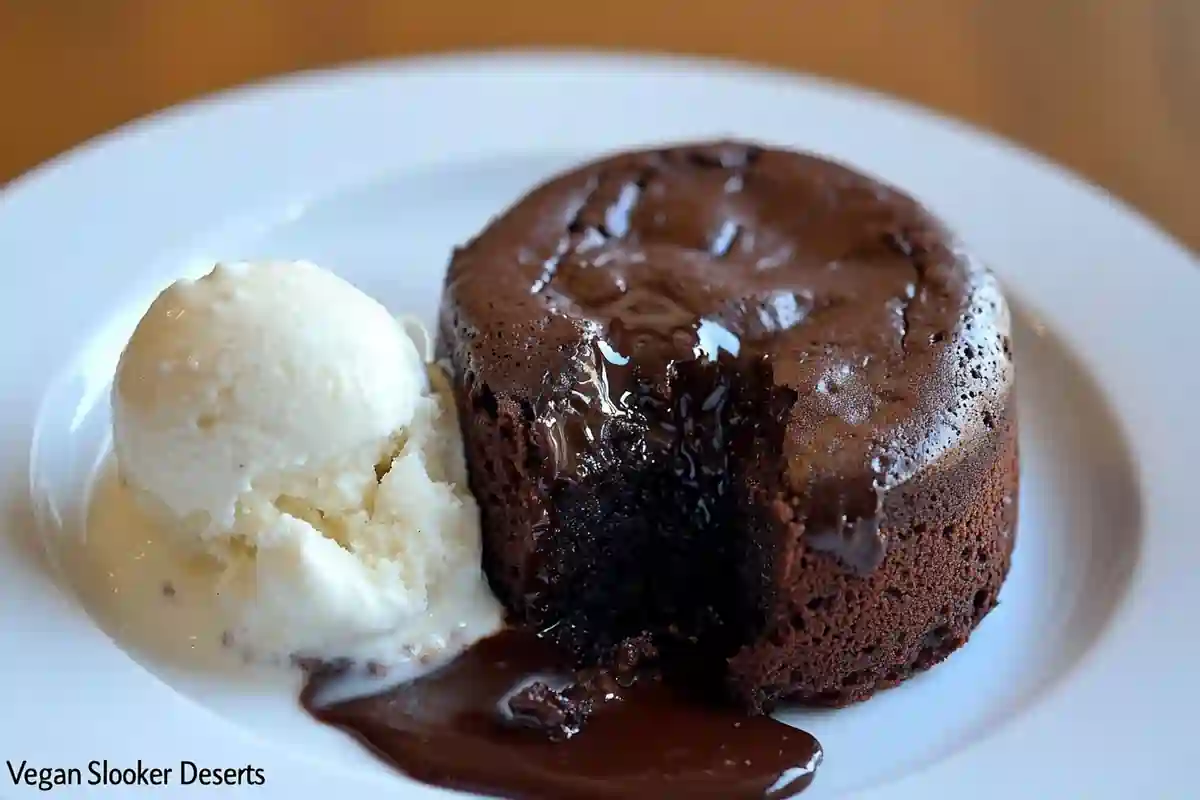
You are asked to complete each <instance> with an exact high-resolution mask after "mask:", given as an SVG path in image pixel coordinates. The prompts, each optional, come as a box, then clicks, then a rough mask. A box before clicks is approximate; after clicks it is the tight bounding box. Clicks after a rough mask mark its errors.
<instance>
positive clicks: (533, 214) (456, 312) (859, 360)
mask: <svg viewBox="0 0 1200 800" xmlns="http://www.w3.org/2000/svg"><path fill="white" fill-rule="evenodd" d="M480 260H483V261H485V262H486V268H483V267H482V265H481V264H480V263H477V262H479V261H480ZM548 311H549V313H547V312H548ZM1006 315H1007V311H1006V307H1005V306H1004V304H1003V301H1002V300H1001V298H1000V294H999V290H998V287H997V286H996V284H995V281H994V279H993V278H992V277H991V276H990V274H988V273H987V271H986V270H984V269H983V268H982V266H980V265H978V264H976V263H975V262H973V261H972V260H971V259H969V258H968V256H967V255H966V254H965V253H964V252H963V251H962V250H961V249H960V248H959V247H958V245H957V243H956V241H955V240H954V238H953V237H952V236H951V235H950V234H949V233H948V232H947V231H946V229H945V228H944V227H943V226H942V225H941V223H940V222H938V221H937V220H936V219H935V218H933V217H932V216H931V215H930V214H929V213H927V212H926V211H925V210H924V209H923V208H922V207H921V206H920V205H919V204H917V203H916V202H914V201H913V200H912V199H910V198H909V197H908V196H907V195H904V194H903V193H900V192H898V191H896V190H894V189H892V188H890V187H888V186H886V185H883V184H881V183H878V182H876V181H874V180H872V179H870V178H868V177H866V176H863V175H861V174H859V173H856V172H853V171H851V170H848V169H846V168H844V167H842V166H839V165H837V164H834V163H831V162H828V161H824V160H821V159H817V158H815V157H811V156H807V155H802V154H796V153H788V152H782V151H774V150H763V149H760V148H758V147H755V146H753V145H746V144H739V143H719V144H714V145H700V146H694V147H686V148H678V149H671V150H663V151H648V152H641V153H632V154H626V155H622V156H618V157H615V158H612V159H610V160H607V161H602V162H598V163H596V164H593V165H589V166H588V167H585V168H583V169H580V170H578V171H575V172H572V173H569V174H567V175H565V176H563V177H561V178H559V179H557V180H555V181H553V182H551V183H549V184H547V185H545V186H543V187H541V188H539V189H537V190H535V191H534V192H532V193H531V194H530V195H529V196H527V197H526V198H524V199H523V201H522V202H521V203H520V204H519V205H517V206H515V207H514V208H512V209H510V210H509V211H508V212H507V213H506V214H505V215H504V216H502V217H500V218H498V219H496V220H494V221H493V223H492V224H491V225H490V226H489V227H488V228H487V230H485V231H484V232H483V233H482V234H481V235H480V236H479V237H478V238H477V239H476V240H474V241H473V242H472V243H470V244H469V245H468V246H467V247H466V248H464V249H462V250H460V251H458V252H457V253H456V255H455V258H454V261H453V263H452V266H451V270H450V274H449V276H448V280H447V292H446V302H445V303H444V305H443V332H444V333H445V331H448V330H449V331H453V330H457V329H461V328H462V326H463V321H464V320H476V319H487V320H489V325H488V328H487V329H486V330H479V331H477V332H476V335H473V336H471V337H468V338H464V337H458V336H447V335H444V336H443V342H445V341H454V342H456V343H457V346H458V349H457V352H454V353H452V354H451V355H452V356H453V361H454V363H455V365H456V367H457V369H458V370H459V372H460V373H466V374H468V375H469V376H470V379H471V382H472V383H473V384H475V385H480V384H483V385H486V386H487V387H488V390H489V391H490V392H492V393H494V394H496V395H514V396H524V395H528V394H529V393H530V390H531V387H541V389H540V391H536V392H535V394H536V397H537V400H536V401H535V402H534V403H533V409H532V412H533V414H534V415H535V416H536V424H537V427H538V428H539V430H540V436H539V439H541V440H543V441H544V442H546V443H547V447H546V448H545V449H546V450H547V451H548V452H550V453H551V454H552V457H551V458H550V459H548V460H547V462H546V463H545V464H544V465H543V471H544V476H545V485H547V486H550V485H552V484H553V483H554V481H561V480H573V479H577V478H579V477H586V476H587V475H588V474H590V473H594V472H596V471H598V470H602V469H604V468H605V467H606V465H607V463H608V462H609V461H610V460H611V459H610V455H609V451H610V450H614V449H615V450H619V451H621V457H628V455H627V453H628V450H629V442H630V440H633V439H639V438H640V439H643V440H644V442H643V443H641V444H639V446H640V447H644V448H649V449H651V450H654V449H656V448H661V449H664V450H667V449H670V448H671V447H672V446H675V447H676V448H678V446H679V443H680V442H681V441H686V440H687V438H688V437H687V436H686V435H684V432H683V431H681V430H680V429H679V427H678V425H679V423H680V422H684V423H686V421H687V419H688V418H689V413H688V412H689V409H688V408H687V407H686V406H687V405H688V404H690V405H691V407H692V409H697V408H699V409H706V410H707V411H713V410H714V406H713V404H719V403H721V402H722V397H720V396H719V393H727V392H728V384H729V382H730V381H728V380H722V375H738V376H744V375H746V374H755V373H756V374H759V375H761V376H763V377H762V379H761V381H760V382H762V383H766V384H767V386H766V387H765V388H764V387H759V389H760V391H757V392H756V393H755V395H756V396H755V400H757V401H760V402H761V400H762V398H763V397H765V396H769V395H771V394H772V391H774V393H775V394H776V395H778V397H779V402H782V403H783V404H785V405H786V406H787V407H786V409H784V411H783V413H784V415H785V416H786V430H785V432H784V434H783V437H782V439H783V442H782V453H781V456H782V459H783V460H784V461H786V464H787V466H786V470H785V474H784V475H783V476H782V480H783V484H784V488H785V491H786V493H787V494H789V495H791V496H793V497H797V498H802V499H803V505H804V507H805V509H806V511H807V513H806V514H805V516H806V519H807V521H808V525H807V528H808V535H809V537H810V544H811V546H812V547H813V548H814V549H819V550H823V551H827V552H829V553H831V554H833V555H835V556H836V557H837V558H839V559H840V560H841V561H842V562H843V563H844V565H845V566H846V567H847V568H848V569H849V570H851V571H853V572H856V573H860V574H861V573H866V572H870V571H871V570H872V569H874V568H876V567H877V566H878V565H879V564H880V563H881V562H882V560H883V558H884V556H885V554H886V550H887V543H886V542H885V541H883V540H882V538H881V537H880V536H879V529H880V524H879V522H880V520H879V512H880V508H881V505H882V496H883V494H885V493H886V492H887V491H888V489H889V488H891V487H892V486H895V485H897V484H899V483H901V482H903V481H904V480H906V479H907V478H908V477H910V476H911V475H913V474H915V473H916V472H917V471H919V470H920V469H921V468H922V467H924V466H925V465H927V464H929V463H932V462H933V461H936V460H937V459H939V458H941V457H942V456H943V455H944V454H946V453H947V452H949V451H951V450H953V449H954V448H955V446H956V445H957V444H958V443H959V442H960V441H962V440H964V439H965V438H971V437H974V436H977V435H979V433H978V432H981V431H983V430H984V429H985V427H986V426H987V425H988V424H989V420H990V419H991V418H992V417H993V416H994V414H995V413H996V406H997V388H998V387H1005V386H1006V385H1007V381H1008V369H1009V363H1008V360H1007V359H1005V358H994V359H988V360H980V359H978V358H975V357H974V356H975V354H976V353H978V352H990V351H991V350H994V349H997V342H995V341H993V339H994V337H995V335H996V333H997V331H999V332H1001V335H1003V336H1007V329H1008V322H1007V316H1006ZM504 337H508V338H507V339H506V340H505V341H504V342H503V343H502V344H501V343H500V342H497V341H496V339H497V338H500V339H504ZM523 337H525V338H528V340H529V348H528V351H527V355H526V357H525V358H523V359H498V358H496V357H495V356H494V350H495V348H496V347H497V346H498V345H499V346H500V347H503V348H504V349H505V350H507V349H510V348H512V347H513V346H514V344H517V343H514V342H513V341H512V340H513V339H521V338H523ZM981 339H986V341H980V340H981ZM580 342H583V345H582V346H581V345H580ZM1005 346H1006V345H1005ZM539 351H540V352H542V353H546V354H547V355H546V358H545V359H543V358H541V357H539V355H538V354H539ZM562 353H568V354H569V356H570V357H569V364H570V365H571V366H570V368H569V369H568V370H565V371H563V370H560V369H548V368H547V366H546V365H547V362H548V361H549V362H553V363H554V364H556V365H557V364H558V363H559V362H560V361H561V359H562V355H561V354H562ZM706 367H708V369H706ZM698 372H705V374H706V375H707V376H708V377H706V378H705V379H704V383H705V388H706V389H707V391H706V392H705V393H704V394H703V395H702V396H692V395H691V394H689V393H688V392H687V391H681V390H680V389H681V384H686V383H689V382H690V383H692V384H693V385H694V384H696V383H697V382H698V381H696V380H691V381H688V380H686V379H684V380H681V379H680V376H681V375H683V374H685V373H687V374H692V375H694V374H696V373H698ZM564 397H565V398H567V399H566V400H565V401H564V400H563V399H562V398H564ZM724 399H725V400H728V397H725V398H724ZM726 407H727V408H728V409H729V410H730V411H732V406H726ZM724 410H725V409H724V408H722V409H718V411H719V412H722V411H724ZM717 416H723V415H722V414H721V413H718V414H717ZM723 419H724V422H725V424H726V426H728V423H729V420H728V416H727V415H724V417H723ZM712 427H713V426H711V425H693V428H696V429H701V428H702V429H703V430H704V431H706V432H709V431H711V430H712ZM727 435H728V434H727ZM613 442H616V443H618V444H619V445H620V446H618V447H615V448H614V447H611V446H610V445H611V444H612V443H613ZM725 444H726V442H717V443H715V444H714V446H713V447H712V448H708V449H709V450H711V451H712V452H717V453H719V452H720V451H721V450H722V448H723V446H724V445H725ZM683 460H684V461H685V462H686V461H689V460H690V461H693V462H695V463H696V464H697V468H701V467H703V468H706V469H709V470H710V471H713V472H718V471H720V470H722V469H723V468H724V465H723V464H722V463H720V462H721V459H720V458H717V459H716V460H715V463H709V461H707V460H701V459H688V458H686V457H684V459H683ZM701 461H703V462H704V463H701ZM551 523H552V521H548V524H551Z"/></svg>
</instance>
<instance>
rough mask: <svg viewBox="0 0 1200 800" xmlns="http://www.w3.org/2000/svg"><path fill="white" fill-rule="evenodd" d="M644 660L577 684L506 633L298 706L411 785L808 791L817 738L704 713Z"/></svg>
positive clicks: (520, 637) (318, 686) (318, 678)
mask: <svg viewBox="0 0 1200 800" xmlns="http://www.w3.org/2000/svg"><path fill="white" fill-rule="evenodd" d="M631 646H632V645H631ZM644 655H646V654H645V653H639V652H630V653H629V655H628V657H627V658H626V659H625V661H624V663H622V660H621V659H618V662H617V663H616V664H615V665H614V666H613V667H612V668H611V669H609V670H590V671H586V672H583V673H579V672H575V671H573V670H571V669H570V668H569V667H568V666H567V663H566V661H565V660H564V659H563V658H562V656H561V653H560V652H559V651H558V650H557V649H556V648H555V647H554V646H553V645H551V644H550V643H549V642H547V641H545V640H543V639H541V638H539V637H538V636H536V635H534V634H532V633H527V632H521V631H517V630H508V631H504V632H502V633H499V634H497V635H495V636H492V637H490V638H488V639H484V640H483V641H481V642H479V643H477V644H476V645H474V646H473V647H471V648H470V649H468V650H467V651H466V652H465V653H464V654H463V655H461V656H459V657H458V658H457V659H455V660H453V661H451V662H450V663H448V664H446V665H445V666H443V667H441V668H440V669H438V670H436V671H435V672H433V673H431V674H429V675H427V676H425V677H422V678H418V679H417V680H415V681H412V682H410V683H407V684H403V685H401V686H399V687H397V688H395V689H393V690H391V691H389V692H386V693H384V694H380V695H375V696H371V697H365V698H360V699H356V700H350V701H345V702H339V703H334V704H331V705H323V704H320V703H319V702H317V698H318V697H319V696H320V695H321V693H322V690H323V689H325V688H326V687H327V686H328V685H329V684H331V683H336V681H337V680H338V679H339V675H338V671H337V670H336V669H326V670H316V671H314V672H313V673H312V674H311V676H310V678H309V681H308V684H307V686H306V687H305V690H304V693H303V696H302V702H303V703H304V706H305V707H306V708H307V709H308V710H309V712H310V713H311V714H312V715H313V716H314V717H316V718H317V719H319V720H321V721H322V722H326V723H328V724H330V725H334V726H336V727H339V728H342V729H343V730H346V731H348V732H349V733H351V734H353V735H354V736H356V737H357V738H358V739H360V740H361V741H362V742H364V743H365V744H366V745H367V746H368V747H370V748H371V749H373V750H374V751H375V752H376V753H377V754H379V755H380V756H381V757H382V758H384V759H385V760H386V761H388V762H389V763H391V764H393V765H395V766H396V767H398V768H399V769H400V770H402V771H403V772H405V773H406V774H408V775H410V776H411V777H413V778H416V779H417V780H421V781H424V782H426V783H431V784H435V785H439V786H445V787H449V788H454V789H460V790H466V791H473V792H480V793H483V794H486V795H491V796H499V797H506V798H519V799H520V800H602V799H603V798H643V797H653V798H662V800H676V799H677V800H688V799H690V798H705V797H711V798H726V799H727V800H739V799H740V798H745V799H746V800H750V799H751V798H753V799H755V800H757V799H759V798H786V797H792V796H794V795H796V794H798V793H799V792H800V791H802V790H803V789H804V788H805V787H806V786H808V784H809V783H810V782H811V781H812V778H813V774H814V772H815V770H816V768H817V765H818V764H819V763H820V761H821V756H822V753H821V747H820V745H819V744H818V743H817V741H816V740H815V739H814V738H813V737H812V736H810V735H809V734H807V733H805V732H804V731H801V730H797V729H795V728H792V727H790V726H788V725H785V724H783V723H781V722H777V721H775V720H773V719H771V718H770V717H747V716H745V715H743V714H741V713H739V712H737V711H735V710H733V709H729V708H722V707H717V706H714V705H712V704H709V703H702V702H697V700H696V698H694V697H691V696H689V695H687V694H686V693H684V692H683V690H681V689H679V688H677V687H675V686H674V685H671V684H668V683H666V682H664V681H662V680H661V678H660V677H659V676H658V675H656V674H655V673H654V672H653V671H652V670H650V669H647V668H646V667H644V666H642V665H639V663H638V662H639V660H640V659H641V658H642V657H643V656H644Z"/></svg>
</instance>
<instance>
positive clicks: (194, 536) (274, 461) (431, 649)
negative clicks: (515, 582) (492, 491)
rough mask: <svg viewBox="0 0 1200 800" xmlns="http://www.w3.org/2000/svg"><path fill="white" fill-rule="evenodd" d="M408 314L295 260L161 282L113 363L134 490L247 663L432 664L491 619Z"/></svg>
mask: <svg viewBox="0 0 1200 800" xmlns="http://www.w3.org/2000/svg"><path fill="white" fill-rule="evenodd" d="M429 355H430V354H429V352H428V338H427V337H426V336H425V334H424V331H423V330H421V329H420V328H419V326H417V325H415V324H412V323H408V324H406V323H403V322H400V321H397V320H395V319H394V318H393V317H392V316H391V315H390V314H389V313H388V312H387V310H386V309H385V308H384V307H383V306H382V305H380V304H379V303H378V302H376V301H375V300H373V299H372V298H370V297H368V296H367V295H365V294H363V293H362V292H361V291H359V290H358V289H356V288H355V287H353V286H352V285H350V284H349V283H347V282H346V281H344V280H342V279H340V278H338V277H337V276H335V275H333V274H332V273H330V272H327V271H325V270H322V269H320V268H318V267H316V266H314V265H312V264H309V263H305V262H296V263H287V262H284V263H239V264H226V265H219V266H217V267H215V268H214V269H213V270H212V272H210V273H209V274H207V275H205V276H204V277H202V278H200V279H198V280H194V281H193V280H181V281H178V282H176V283H175V284H173V285H172V286H170V287H169V288H167V289H166V290H164V291H163V292H162V294H160V295H159V296H158V298H157V299H156V300H155V301H154V303H153V304H152V305H151V307H150V309H149V310H148V311H147V312H146V314H145V316H144V317H143V318H142V320H141V321H140V322H139V324H138V326H137V328H136V330H135V331H134V333H133V336H132V337H131V339H130V341H129V343H128V345H127V346H126V348H125V351H124V352H123V354H122V356H121V359H120V362H119V364H118V367H117V373H116V379H115V382H114V387H113V396H112V405H113V441H114V449H115V451H116V456H117V464H118V469H119V470H120V474H121V477H122V479H123V481H125V482H126V483H127V484H128V486H129V487H130V488H131V489H132V490H133V492H134V493H135V495H136V497H137V499H138V502H139V503H140V504H141V505H142V506H143V507H145V508H146V509H147V510H148V511H149V512H151V514H152V516H153V517H154V518H156V519H157V520H158V521H159V522H160V523H161V524H162V525H164V526H165V527H167V528H169V529H170V530H172V531H173V532H175V533H176V534H178V536H177V539H178V540H179V541H181V542H183V543H185V544H187V545H188V546H192V547H198V548H200V549H202V550H204V551H205V552H207V553H210V554H211V555H212V556H213V557H214V558H215V559H216V560H217V562H218V563H219V565H220V568H221V571H222V576H221V583H220V597H221V601H222V605H223V606H224V607H225V608H226V609H227V610H228V611H229V613H230V616H231V618H232V620H233V622H232V624H231V628H232V630H231V634H232V638H233V640H234V641H235V642H236V643H237V644H238V646H239V647H241V648H242V649H243V650H244V651H246V652H248V653H249V654H251V655H253V656H255V657H259V658H275V657H287V656H301V657H312V658H351V659H367V660H378V661H384V662H397V661H402V660H405V659H411V658H422V659H425V658H433V657H436V656H438V655H440V654H444V653H445V652H446V651H447V649H451V648H454V649H457V648H459V647H463V646H466V645H467V644H469V643H470V642H471V641H474V640H475V639H478V638H480V637H481V636H484V635H487V634H488V633H491V632H493V631H494V630H496V629H497V628H498V627H499V625H500V610H499V607H498V604H497V603H496V601H495V598H494V597H492V595H491V593H490V591H489V590H488V589H487V586H486V582H485V580H484V578H483V575H482V571H481V568H480V538H479V522H478V509H477V507H476V505H475V502H474V500H473V499H472V498H471V496H470V494H469V493H468V492H467V489H466V474H465V468H464V464H463V458H462V453H461V440H460V437H459V432H458V426H457V421H456V419H455V417H454V409H453V403H452V401H451V400H450V398H449V396H448V392H447V391H446V387H445V382H444V379H443V378H440V372H438V371H437V369H436V367H432V366H430V365H429V364H428V363H427V362H428V359H429Z"/></svg>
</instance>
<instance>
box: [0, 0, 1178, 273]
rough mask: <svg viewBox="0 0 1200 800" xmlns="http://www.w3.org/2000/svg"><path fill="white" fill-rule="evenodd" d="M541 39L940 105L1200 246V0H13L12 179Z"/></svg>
mask: <svg viewBox="0 0 1200 800" xmlns="http://www.w3.org/2000/svg"><path fill="white" fill-rule="evenodd" d="M528 45H554V46H583V47H594V48H601V47H602V48H627V49H645V50H667V51H676V52H685V53H698V54H708V55H723V56H734V57H737V58H741V59H745V60H750V61H756V62H762V63H767V64H772V65H776V66H785V67H790V68H795V69H799V70H804V71H808V72H814V73H818V74H822V75H827V76H832V77H835V78H839V79H842V80H845V81H849V82H852V83H857V84H861V85H865V86H869V87H873V88H875V89H879V90H882V91H886V92H890V93H893V94H896V95H900V96H902V97H906V98H909V99H911V100H915V101H917V102H920V103H923V104H926V105H929V106H932V107H934V108H937V109H940V110H942V111H945V112H948V113H950V114H953V115H955V116H958V117H962V118H965V119H967V120H970V121H972V122H974V123H976V124H979V125H983V126H985V127H988V128H991V129H993V130H995V131H998V132H1000V133H1001V134H1003V135H1005V136H1008V137H1011V138H1013V139H1016V140H1017V141H1019V142H1021V143H1023V144H1025V145H1027V146H1029V147H1031V148H1033V149H1035V150H1039V151H1041V152H1043V153H1045V154H1047V155H1049V156H1050V157H1051V158H1054V159H1055V160H1058V161H1060V162H1063V163H1065V164H1067V165H1069V166H1071V167H1073V168H1075V169H1077V170H1078V171H1080V172H1082V173H1084V174H1085V175H1087V176H1088V177H1089V178H1091V179H1092V180H1094V181H1096V182H1098V183H1100V184H1102V185H1104V186H1105V187H1107V188H1108V189H1110V190H1111V191H1113V192H1114V193H1116V194H1117V195H1119V196H1121V197H1122V198H1124V199H1125V200H1127V201H1128V202H1130V203H1132V204H1133V205H1135V206H1137V207H1139V208H1140V209H1141V210H1143V211H1144V212H1145V213H1147V214H1148V215H1150V216H1151V217H1153V218H1155V219H1156V220H1157V221H1158V222H1159V223H1160V224H1161V225H1162V226H1163V227H1165V228H1166V229H1168V230H1169V231H1170V232H1172V233H1173V234H1174V235H1175V236H1177V237H1179V238H1180V239H1182V240H1184V241H1185V242H1186V243H1187V244H1189V245H1190V246H1191V247H1192V248H1193V249H1195V250H1197V251H1200V0H606V2H594V3H591V4H581V3H570V2H565V0H558V1H557V2H555V1H554V0H434V1H433V2H414V1H413V0H345V1H342V2H339V0H0V184H2V183H3V182H5V181H8V180H10V179H12V178H13V177H15V176H17V175H19V174H20V173H21V172H23V171H25V170H26V169H29V168H30V167H32V166H34V165H36V164H37V163H39V162H40V161H43V160H44V159H46V158H48V157H50V156H52V155H54V154H55V153H57V152H59V151H61V150H63V149H65V148H67V147H70V146H72V145H74V144H76V143H78V142H80V141H83V140H85V139H87V138H88V137H91V136H93V135H95V134H97V133H100V132H102V131H104V130H107V129H109V128H111V127H113V126H115V125H118V124H120V123H122V122H125V121H126V120H129V119H131V118H133V117H136V116H139V115H141V114H144V113H147V112H150V111H153V110H155V109H158V108H162V107H164V106H167V105H170V104H172V103H176V102H178V101H181V100H185V99H187V98H190V97H194V96H196V95H198V94H202V93H205V92H209V91H212V90H214V89H220V88H224V87H228V86H232V85H235V84H238V83H242V82H244V81H247V80H252V79H256V78H261V77H264V76H268V75H272V74H277V73H281V72H287V71H291V70H296V69H302V68H305V67H313V66H324V65H329V64H335V63H339V62H344V61H349V60H356V59H362V58H375V57H384V56H398V55H405V54H410V53H424V52H437V51H447V50H457V49H466V48H495V47H517V46H528Z"/></svg>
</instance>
